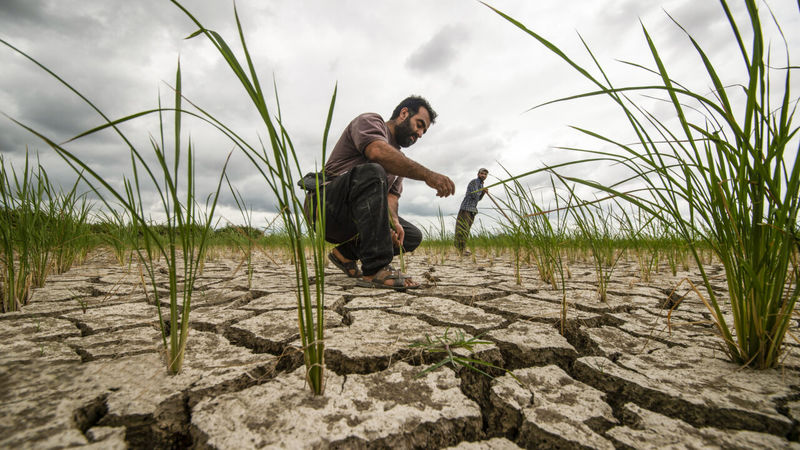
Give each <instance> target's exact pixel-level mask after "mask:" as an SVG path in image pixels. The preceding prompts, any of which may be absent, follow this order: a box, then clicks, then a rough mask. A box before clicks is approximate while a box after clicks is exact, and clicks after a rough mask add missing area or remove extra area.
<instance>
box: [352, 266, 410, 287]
mask: <svg viewBox="0 0 800 450" xmlns="http://www.w3.org/2000/svg"><path fill="white" fill-rule="evenodd" d="M381 271H383V272H384V275H383V276H382V277H381V276H379V275H378V274H380V273H381ZM410 279H411V277H409V276H408V275H406V274H404V273H403V272H400V271H399V270H396V269H395V268H394V267H392V266H386V267H384V268H383V269H381V270H379V271H378V273H376V274H375V277H373V278H372V279H371V280H365V279H364V278H359V279H358V280H356V286H360V287H367V288H382V289H394V290H396V291H405V290H406V289H418V288H419V286H420V285H419V284H414V285H411V286H406V280H410ZM387 281H391V283H390V284H386V282H387Z"/></svg>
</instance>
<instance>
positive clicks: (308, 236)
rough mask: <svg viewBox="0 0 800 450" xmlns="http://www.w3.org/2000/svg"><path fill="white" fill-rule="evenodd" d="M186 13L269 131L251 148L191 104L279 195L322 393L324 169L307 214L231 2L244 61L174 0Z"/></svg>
mask: <svg viewBox="0 0 800 450" xmlns="http://www.w3.org/2000/svg"><path fill="white" fill-rule="evenodd" d="M172 3H173V4H175V5H176V6H177V7H178V8H179V9H180V10H181V11H183V12H184V13H185V15H186V16H187V17H188V18H189V19H190V20H191V21H192V22H193V23H194V24H195V25H196V26H197V28H198V30H197V31H195V32H194V33H192V35H190V36H189V37H190V38H192V37H196V36H199V35H203V36H205V37H206V38H207V39H208V40H209V41H210V42H211V44H212V45H213V46H214V48H215V49H216V50H217V51H218V52H219V53H220V55H221V56H222V57H223V59H224V60H225V63H226V64H227V65H228V67H229V68H230V69H231V70H232V71H233V73H234V75H235V76H236V77H237V79H238V80H239V82H240V83H241V85H242V87H243V88H244V89H245V91H246V92H247V95H248V97H249V98H250V99H251V101H252V102H253V105H254V106H255V107H256V109H257V111H258V114H259V116H260V118H261V120H262V121H263V123H264V125H265V127H266V131H267V132H268V135H269V139H268V147H269V149H268V148H267V146H265V145H264V144H263V142H262V144H261V148H260V149H258V148H255V147H253V146H251V145H250V144H248V143H247V142H246V141H244V140H243V139H241V138H240V137H239V136H238V135H237V134H236V133H234V132H233V131H232V130H231V129H230V128H229V127H226V126H225V125H224V124H222V123H221V122H219V121H218V120H216V119H215V118H214V117H213V116H212V115H211V114H208V113H207V112H206V111H204V110H202V109H201V108H199V107H197V106H196V105H195V107H196V108H197V109H198V110H199V111H200V112H201V113H202V114H203V116H204V117H205V118H207V119H208V120H209V121H210V122H212V123H214V124H215V125H216V126H217V127H218V128H219V129H220V130H221V131H222V132H223V133H225V135H226V136H228V137H229V138H230V139H231V140H232V141H233V142H234V144H235V145H236V146H237V147H238V148H240V149H241V150H242V151H243V153H244V154H245V156H247V158H249V159H250V161H251V162H252V163H253V166H254V167H255V168H256V170H257V171H258V172H259V174H260V175H261V176H262V178H263V179H264V181H265V182H266V183H267V184H268V185H269V187H270V189H271V190H272V192H273V193H274V194H275V196H276V197H277V199H278V202H279V204H278V207H279V210H280V211H281V217H282V219H283V225H284V230H285V231H286V232H287V234H288V237H289V243H290V246H291V252H292V253H291V255H292V259H293V261H294V265H295V282H296V289H297V290H296V293H297V316H298V317H297V320H298V328H299V331H300V338H301V342H302V347H303V355H304V359H305V366H306V380H307V381H308V384H309V386H310V387H311V390H312V391H313V392H314V393H315V394H317V395H319V394H322V393H323V392H324V386H325V384H324V369H325V358H324V356H325V355H324V350H325V336H324V322H323V317H324V316H323V308H324V287H325V261H326V244H325V207H324V205H325V191H324V189H322V188H321V186H322V185H323V183H324V181H325V180H324V174H322V175H320V177H321V178H319V179H317V184H316V192H315V193H316V198H317V200H318V201H317V208H314V209H315V210H314V211H311V212H310V215H311V216H313V217H308V218H306V217H305V214H304V208H303V201H302V200H301V199H299V198H298V196H297V192H296V190H295V189H296V187H295V180H297V179H299V178H300V177H301V174H302V173H303V171H302V170H301V168H300V164H299V161H298V159H297V153H296V151H295V148H294V145H293V144H292V141H291V139H290V138H289V135H288V133H287V131H286V129H285V128H284V127H283V121H282V117H281V109H280V102H279V101H278V99H277V97H278V96H277V86H274V90H275V98H276V100H275V101H276V103H277V109H276V111H277V115H276V117H275V118H273V116H272V114H271V113H270V110H269V108H268V105H267V98H266V96H265V95H264V92H263V91H262V89H261V84H260V82H259V80H258V76H257V72H256V69H255V66H254V65H253V61H252V59H251V57H250V53H249V51H248V48H247V44H246V42H245V37H244V32H243V30H242V25H241V22H240V20H239V15H238V12H237V11H236V7H235V5H234V17H235V19H236V26H237V29H238V34H239V41H240V43H241V49H242V51H243V54H244V62H245V63H244V64H242V63H241V62H240V60H239V58H238V57H237V56H236V55H235V53H234V52H233V50H232V49H231V48H230V46H229V45H228V43H227V42H226V41H225V39H223V37H222V36H221V35H220V34H219V33H217V32H215V31H213V30H210V29H207V28H205V27H204V26H203V25H202V24H201V23H200V22H199V21H198V20H197V19H196V18H195V17H194V16H193V15H192V14H191V13H190V12H189V11H188V10H187V9H186V8H184V7H183V6H182V5H181V4H180V2H178V1H176V0H173V1H172ZM335 100H336V89H334V93H333V96H332V98H331V102H330V108H329V110H328V118H327V121H326V124H325V131H324V133H323V140H322V160H323V161H324V160H325V149H326V146H327V137H328V130H329V129H330V124H331V119H332V115H333V107H334V104H335ZM307 247H310V248H311V251H312V252H311V253H312V260H313V266H314V276H313V279H314V284H315V286H314V287H315V289H314V292H313V294H312V290H311V288H310V282H309V268H308V263H307V261H306V248H307Z"/></svg>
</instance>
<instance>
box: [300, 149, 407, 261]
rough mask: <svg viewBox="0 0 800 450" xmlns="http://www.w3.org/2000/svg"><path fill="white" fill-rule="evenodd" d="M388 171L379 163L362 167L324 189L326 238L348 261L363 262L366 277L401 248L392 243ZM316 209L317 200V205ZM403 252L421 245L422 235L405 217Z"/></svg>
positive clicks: (344, 175)
mask: <svg viewBox="0 0 800 450" xmlns="http://www.w3.org/2000/svg"><path fill="white" fill-rule="evenodd" d="M387 192H388V187H387V185H386V171H384V169H383V167H381V165H380V164H374V163H370V164H362V165H360V166H356V167H353V168H352V169H351V170H350V171H349V172H347V173H345V174H343V175H340V176H338V177H336V178H334V179H333V181H331V182H330V184H328V185H327V186H325V239H326V240H327V241H328V242H331V243H334V244H339V245H338V246H337V247H336V249H337V250H339V252H340V253H341V254H342V255H343V256H344V257H345V258H347V259H352V260H361V271H362V272H363V273H364V275H373V274H375V273H376V272H378V271H379V270H381V269H382V268H384V267H386V266H387V265H388V264H390V263H391V262H392V259H393V257H394V255H398V254H400V249H399V248H398V247H396V246H395V245H394V244H393V243H392V237H391V234H390V231H391V228H390V225H389V204H388V200H387V199H386V195H387ZM314 207H316V201H315V202H314ZM399 220H400V225H401V226H402V227H403V230H404V232H405V238H404V239H403V251H404V252H411V251H414V249H416V248H417V247H418V246H419V244H420V243H421V242H422V232H421V231H420V230H419V228H417V227H415V226H414V225H412V224H411V223H410V222H408V221H406V220H405V219H403V218H402V217H400V218H399Z"/></svg>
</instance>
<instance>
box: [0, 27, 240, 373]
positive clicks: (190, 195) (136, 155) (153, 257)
mask: <svg viewBox="0 0 800 450" xmlns="http://www.w3.org/2000/svg"><path fill="white" fill-rule="evenodd" d="M0 42H2V43H3V44H4V45H6V46H8V47H10V48H11V49H13V50H15V51H16V52H18V53H19V54H21V55H22V56H24V57H25V58H27V59H29V60H30V61H32V62H33V63H35V64H36V65H38V66H39V67H40V68H42V69H43V70H45V71H46V72H47V73H49V74H51V75H52V76H53V77H55V78H56V79H57V80H58V81H60V82H61V83H62V84H63V85H64V86H66V87H67V88H68V89H70V90H71V91H72V92H74V93H75V94H76V95H78V96H79V97H80V98H81V99H82V100H83V101H84V102H85V103H86V104H87V105H89V106H90V107H92V108H93V109H94V110H95V111H97V112H98V114H100V115H101V116H102V117H103V119H105V120H106V123H105V124H103V125H101V126H98V127H96V128H93V129H91V130H88V131H85V132H83V133H81V134H79V135H77V136H76V137H74V138H72V139H70V140H69V141H67V142H72V141H75V140H78V139H80V138H83V137H85V136H88V135H91V134H94V133H97V132H99V131H101V130H105V129H108V128H112V129H113V130H114V131H116V132H117V134H118V135H119V136H120V138H121V139H122V140H123V141H124V143H125V144H126V146H127V147H128V148H129V151H130V158H131V168H132V171H133V177H132V178H128V177H127V176H126V177H124V178H123V191H122V192H120V191H119V190H117V189H115V188H114V187H113V186H111V185H110V184H109V183H108V182H107V181H106V180H105V179H103V178H102V177H101V176H100V175H99V174H98V173H97V172H96V171H94V170H93V169H92V168H91V167H90V166H89V165H88V164H86V163H85V162H84V161H82V160H81V159H80V158H79V157H78V156H76V155H75V154H74V153H72V152H70V151H69V150H67V149H66V148H65V147H64V146H63V145H64V144H57V143H56V142H54V141H53V140H51V139H49V138H48V137H47V136H45V135H43V134H41V133H39V132H37V131H36V130H34V129H32V128H30V127H28V126H26V125H24V124H22V123H21V122H19V121H16V120H14V119H11V120H12V121H14V122H15V123H17V124H18V125H20V126H22V127H23V128H25V129H27V130H28V131H30V132H31V133H33V134H34V135H36V136H38V137H39V138H40V139H42V140H43V141H44V142H45V143H47V145H49V146H50V148H52V149H53V150H54V151H55V152H56V153H57V154H58V155H59V156H61V158H62V159H63V160H64V161H65V162H66V163H67V164H68V165H69V166H70V167H72V168H73V169H74V170H75V171H76V173H78V174H82V176H84V177H85V178H84V179H86V181H87V183H88V184H89V186H90V187H91V188H92V189H93V190H94V191H95V192H97V193H98V194H99V193H100V192H103V193H107V194H105V195H107V196H108V197H110V198H113V199H114V201H116V202H117V203H118V204H119V205H121V206H122V207H123V208H124V209H125V210H126V211H127V212H128V214H130V217H131V219H132V220H133V223H134V228H135V229H136V230H137V231H138V232H139V233H141V235H142V239H143V248H138V247H137V249H136V252H137V254H138V256H139V260H140V262H141V263H142V264H143V265H144V267H145V269H146V271H147V273H148V275H149V279H150V282H151V285H152V293H153V302H154V303H155V305H156V307H157V311H158V318H159V324H160V325H161V336H162V341H163V345H164V349H165V352H166V354H167V358H166V365H167V370H168V371H169V372H170V373H172V374H176V373H178V372H179V371H180V370H181V367H182V365H183V360H184V355H185V350H186V344H187V341H188V335H189V312H190V308H191V299H192V293H193V288H194V282H195V280H196V277H197V275H198V267H199V265H200V263H201V258H202V254H203V250H204V248H205V245H206V239H207V236H208V234H209V230H210V226H211V218H212V217H213V214H214V210H215V208H216V203H217V199H218V198H219V191H220V187H221V184H222V177H221V176H220V179H219V183H218V184H217V188H216V192H214V193H212V194H210V195H209V196H208V198H207V201H206V205H205V216H203V215H202V213H201V212H200V211H199V206H198V204H197V201H196V198H197V197H196V193H195V186H196V184H195V176H194V147H193V145H192V143H191V142H189V143H188V146H187V147H188V153H187V155H186V178H185V180H184V181H182V180H181V177H180V164H181V159H182V157H181V151H180V148H181V118H182V115H183V114H184V112H183V111H182V108H181V99H182V95H181V71H180V64H178V68H177V71H176V76H175V78H176V82H175V84H176V86H175V107H174V108H173V109H172V111H174V127H173V128H174V133H175V135H174V147H173V152H172V155H168V154H167V150H166V145H165V138H164V125H163V123H164V122H163V115H162V113H163V112H164V111H167V109H165V108H161V105H160V98H159V107H158V108H157V109H155V110H150V111H144V112H140V113H137V114H133V115H130V116H126V117H124V118H122V119H118V120H114V121H112V120H111V119H109V118H108V116H106V115H105V114H103V113H102V111H100V109H99V108H97V106H96V105H95V104H94V103H92V102H91V101H90V100H89V99H88V98H86V97H85V96H83V95H82V94H81V93H79V92H78V91H77V90H75V89H74V88H73V87H72V86H71V85H70V84H69V83H67V82H66V81H64V80H63V79H61V78H60V77H58V76H57V75H56V74H55V73H54V72H52V71H51V70H49V69H48V68H47V67H45V66H44V65H42V64H41V63H39V62H38V61H36V60H35V59H34V58H32V57H31V56H29V55H27V54H26V53H25V52H23V51H21V50H19V49H17V48H16V47H14V46H13V45H11V44H9V43H8V42H6V41H3V40H0ZM153 112H157V113H158V116H159V121H160V124H161V127H160V135H159V136H160V139H159V140H156V139H155V138H153V137H151V139H150V144H151V146H152V148H153V151H154V154H155V158H156V161H157V167H156V170H155V171H154V170H153V168H151V167H150V166H149V165H148V164H147V162H146V161H145V159H144V157H143V156H142V153H141V152H140V151H139V150H138V149H137V148H136V146H135V145H133V143H132V142H131V141H130V140H129V139H128V138H127V137H126V135H125V134H124V133H123V132H122V131H121V130H120V129H119V128H118V126H117V125H119V124H121V123H123V122H127V121H129V120H133V119H136V118H138V117H141V116H143V115H145V114H149V113H153ZM170 156H171V157H172V158H171V160H170ZM225 167H227V161H226V163H225ZM222 172H223V174H224V172H225V169H224V168H223V171H222ZM157 173H158V175H160V176H157V175H156V174H157ZM143 182H150V183H151V184H152V185H153V187H154V188H155V190H156V193H157V195H158V197H159V198H160V201H161V206H162V207H163V212H164V214H165V216H166V223H165V224H162V225H155V224H153V223H151V221H150V220H148V219H147V215H146V212H145V206H144V205H145V201H143V199H142V193H141V185H142V183H143ZM182 182H185V183H186V187H185V188H183V189H181V188H180V185H181V183H182ZM98 187H102V188H103V189H102V191H101V190H100V189H98ZM105 195H104V196H101V200H102V202H103V203H104V205H105V206H106V207H107V209H108V210H109V211H114V208H113V207H112V205H111V203H110V202H111V200H110V199H109V198H106V196H105ZM181 195H183V196H184V197H183V198H181ZM161 259H163V261H164V262H165V263H166V265H167V273H168V284H169V326H166V325H165V324H164V318H163V314H162V306H161V301H160V298H159V295H160V294H159V290H158V289H157V276H156V273H157V271H156V267H155V265H156V264H157V263H158V262H159V261H160V260H161ZM179 271H180V272H182V273H180V274H179ZM179 296H180V297H181V302H180V303H179V302H178V297H179ZM167 338H169V343H168V342H167Z"/></svg>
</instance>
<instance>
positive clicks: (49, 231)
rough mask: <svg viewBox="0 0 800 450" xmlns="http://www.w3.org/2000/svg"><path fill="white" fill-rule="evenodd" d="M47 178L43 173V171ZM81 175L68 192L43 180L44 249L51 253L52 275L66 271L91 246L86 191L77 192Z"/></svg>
mask: <svg viewBox="0 0 800 450" xmlns="http://www.w3.org/2000/svg"><path fill="white" fill-rule="evenodd" d="M43 175H44V177H45V178H46V179H47V173H46V172H43ZM81 180H82V176H80V174H79V176H78V179H77V180H76V181H75V184H73V185H72V188H71V189H70V190H69V191H66V192H63V191H62V190H60V189H59V190H56V189H55V187H54V185H53V184H52V183H50V181H49V179H47V180H46V182H45V186H46V187H47V189H48V191H47V205H46V210H45V217H46V221H47V223H46V225H45V231H44V234H45V236H46V237H45V239H46V244H45V246H46V248H47V252H48V253H50V254H52V257H51V264H52V268H53V270H54V271H55V273H56V274H61V273H64V272H66V271H67V270H69V269H70V268H71V267H72V264H73V263H74V262H75V261H76V259H78V258H80V257H81V255H85V254H86V251H87V249H88V248H89V247H90V246H91V245H92V244H91V242H90V240H89V238H88V233H89V230H88V226H87V225H88V220H89V213H90V212H91V204H90V203H89V201H88V200H87V198H86V193H78V186H79V184H80V182H81Z"/></svg>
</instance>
